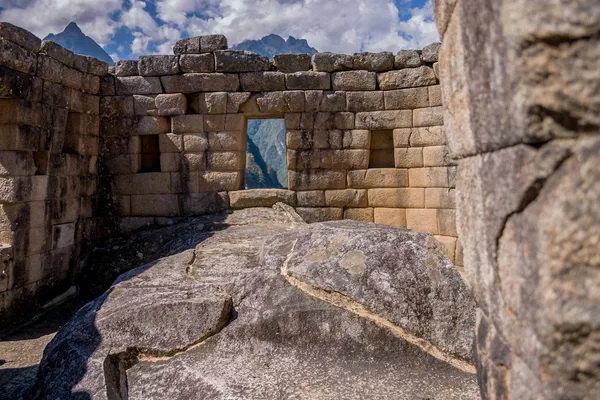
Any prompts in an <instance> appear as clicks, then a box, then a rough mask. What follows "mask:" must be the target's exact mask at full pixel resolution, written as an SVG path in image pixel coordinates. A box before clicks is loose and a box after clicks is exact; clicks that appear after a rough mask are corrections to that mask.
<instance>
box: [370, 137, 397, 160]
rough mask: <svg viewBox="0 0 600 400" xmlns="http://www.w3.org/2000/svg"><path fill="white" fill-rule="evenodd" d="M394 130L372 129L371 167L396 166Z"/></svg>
mask: <svg viewBox="0 0 600 400" xmlns="http://www.w3.org/2000/svg"><path fill="white" fill-rule="evenodd" d="M395 166H396V165H395V162H394V131H392V130H381V131H371V151H370V154H369V168H394V167H395Z"/></svg>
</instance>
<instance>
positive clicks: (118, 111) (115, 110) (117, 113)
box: [100, 96, 134, 117]
mask: <svg viewBox="0 0 600 400" xmlns="http://www.w3.org/2000/svg"><path fill="white" fill-rule="evenodd" d="M133 114H134V108H133V96H103V97H102V98H101V99H100V115H101V116H102V117H121V116H129V115H133Z"/></svg>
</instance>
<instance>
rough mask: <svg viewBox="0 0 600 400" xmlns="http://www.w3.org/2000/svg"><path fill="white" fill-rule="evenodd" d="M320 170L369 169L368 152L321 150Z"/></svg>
mask: <svg viewBox="0 0 600 400" xmlns="http://www.w3.org/2000/svg"><path fill="white" fill-rule="evenodd" d="M320 153H321V168H326V169H366V168H368V167H369V150H362V149H344V150H333V149H332V150H321V152H320Z"/></svg>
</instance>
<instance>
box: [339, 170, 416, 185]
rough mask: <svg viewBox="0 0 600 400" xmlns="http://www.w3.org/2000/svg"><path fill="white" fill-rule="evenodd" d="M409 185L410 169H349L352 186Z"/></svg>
mask: <svg viewBox="0 0 600 400" xmlns="http://www.w3.org/2000/svg"><path fill="white" fill-rule="evenodd" d="M407 186H408V171H407V170H406V169H396V168H371V169H363V170H354V171H348V187H351V188H365V189H372V188H401V187H407Z"/></svg>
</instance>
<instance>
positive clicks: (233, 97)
mask: <svg viewBox="0 0 600 400" xmlns="http://www.w3.org/2000/svg"><path fill="white" fill-rule="evenodd" d="M250 96H251V94H250V93H248V92H244V93H231V92H230V93H227V114H236V113H238V112H240V109H241V107H242V106H243V104H244V103H246V102H247V101H248V100H249V99H250Z"/></svg>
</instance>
